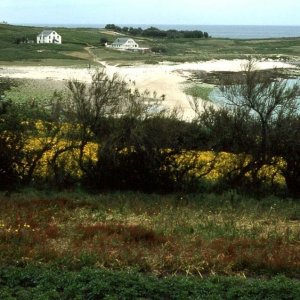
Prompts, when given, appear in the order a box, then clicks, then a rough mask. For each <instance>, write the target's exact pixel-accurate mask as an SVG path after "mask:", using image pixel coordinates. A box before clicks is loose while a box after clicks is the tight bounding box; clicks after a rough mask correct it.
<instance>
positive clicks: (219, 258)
mask: <svg viewBox="0 0 300 300" xmlns="http://www.w3.org/2000/svg"><path fill="white" fill-rule="evenodd" d="M0 248H1V249H0V265H1V266H3V267H5V266H12V265H15V266H19V265H24V264H25V265H26V264H32V263H39V264H41V265H50V266H57V265H59V266H64V268H67V269H74V268H75V269H76V268H78V267H82V266H86V267H98V268H108V269H111V270H120V269H123V270H124V269H126V270H127V269H131V270H132V269H134V270H137V271H141V272H150V273H152V274H156V275H160V276H162V275H176V274H183V275H195V276H198V277H202V276H205V275H212V274H218V275H242V276H259V275H265V276H273V275H275V274H284V275H286V276H289V277H295V278H300V203H297V202H295V201H289V200H282V201H281V200H278V199H275V198H269V199H264V200H261V201H260V202H258V201H256V200H251V199H243V198H242V197H241V196H239V195H236V194H235V193H229V194H226V195H222V196H217V195H198V196H184V197H178V196H158V195H143V194H138V193H127V194H126V193H125V194H101V195H94V196H91V195H87V194H80V193H75V194H74V193H73V194H72V193H70V194H66V193H60V194H55V195H48V196H46V195H45V194H41V193H34V194H30V193H28V192H27V193H25V194H13V195H12V196H11V197H10V198H7V197H5V196H4V195H2V196H1V197H0Z"/></svg>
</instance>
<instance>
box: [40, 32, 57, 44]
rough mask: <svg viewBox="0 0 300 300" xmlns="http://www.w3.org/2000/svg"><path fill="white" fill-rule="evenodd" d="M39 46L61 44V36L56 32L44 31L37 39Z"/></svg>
mask: <svg viewBox="0 0 300 300" xmlns="http://www.w3.org/2000/svg"><path fill="white" fill-rule="evenodd" d="M36 43H37V44H61V36H60V35H59V34H58V33H57V32H56V31H54V30H44V31H42V32H41V33H40V34H39V35H38V36H37V37H36Z"/></svg>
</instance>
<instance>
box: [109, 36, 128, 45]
mask: <svg viewBox="0 0 300 300" xmlns="http://www.w3.org/2000/svg"><path fill="white" fill-rule="evenodd" d="M128 40H132V39H131V38H126V37H123V38H117V39H116V40H115V41H114V42H113V44H125V43H126V42H127V41H128Z"/></svg>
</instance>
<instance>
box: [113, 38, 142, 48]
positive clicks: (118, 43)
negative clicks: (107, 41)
mask: <svg viewBox="0 0 300 300" xmlns="http://www.w3.org/2000/svg"><path fill="white" fill-rule="evenodd" d="M110 47H111V48H116V49H120V50H130V49H138V48H139V45H138V44H137V43H136V42H135V41H134V40H133V39H131V38H117V39H116V40H115V41H114V42H113V43H112V44H111V45H110Z"/></svg>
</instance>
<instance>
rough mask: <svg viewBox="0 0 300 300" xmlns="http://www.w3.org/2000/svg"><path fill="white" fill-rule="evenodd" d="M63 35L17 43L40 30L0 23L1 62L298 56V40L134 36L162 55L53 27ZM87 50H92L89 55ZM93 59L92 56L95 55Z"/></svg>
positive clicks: (98, 33)
mask: <svg viewBox="0 0 300 300" xmlns="http://www.w3.org/2000/svg"><path fill="white" fill-rule="evenodd" d="M53 29H55V30H56V31H57V32H58V33H59V34H60V35H62V39H63V44H62V45H47V44H44V45H41V44H39V45H37V44H19V45H17V44H16V43H15V42H16V40H17V39H18V38H23V37H26V38H28V39H30V40H35V38H36V35H37V34H38V33H39V32H41V31H42V30H43V28H39V27H29V26H13V25H7V24H0V62H1V63H2V64H5V63H7V62H9V63H11V62H14V63H15V64H34V65H36V64H46V65H53V64H54V65H56V64H60V65H69V64H74V65H78V64H79V65H82V64H87V63H92V62H93V60H94V59H95V58H97V59H98V60H104V61H108V62H112V63H121V64H126V63H128V62H129V63H130V64H132V63H134V62H142V63H156V62H158V61H162V60H170V61H179V62H183V61H197V60H209V59H234V58H242V57H245V56H247V55H255V56H263V57H270V58H278V57H280V58H282V59H291V58H292V59H296V60H298V59H299V57H300V38H286V39H265V40H231V39H214V38H211V39H184V38H174V39H170V38H169V39H168V38H144V37H134V39H136V40H137V42H139V43H140V45H141V46H142V47H150V48H151V47H156V48H157V47H158V48H163V50H164V52H163V54H154V53H144V54H143V53H132V52H118V51H113V50H111V49H105V48H104V47H101V46H100V44H99V42H100V38H102V37H105V38H107V39H108V41H109V43H111V42H113V41H114V39H115V38H116V34H115V33H113V32H110V31H106V30H101V29H95V28H53ZM86 47H92V51H93V53H91V52H88V51H87V50H86ZM93 54H94V55H95V56H96V57H95V56H94V55H93Z"/></svg>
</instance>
